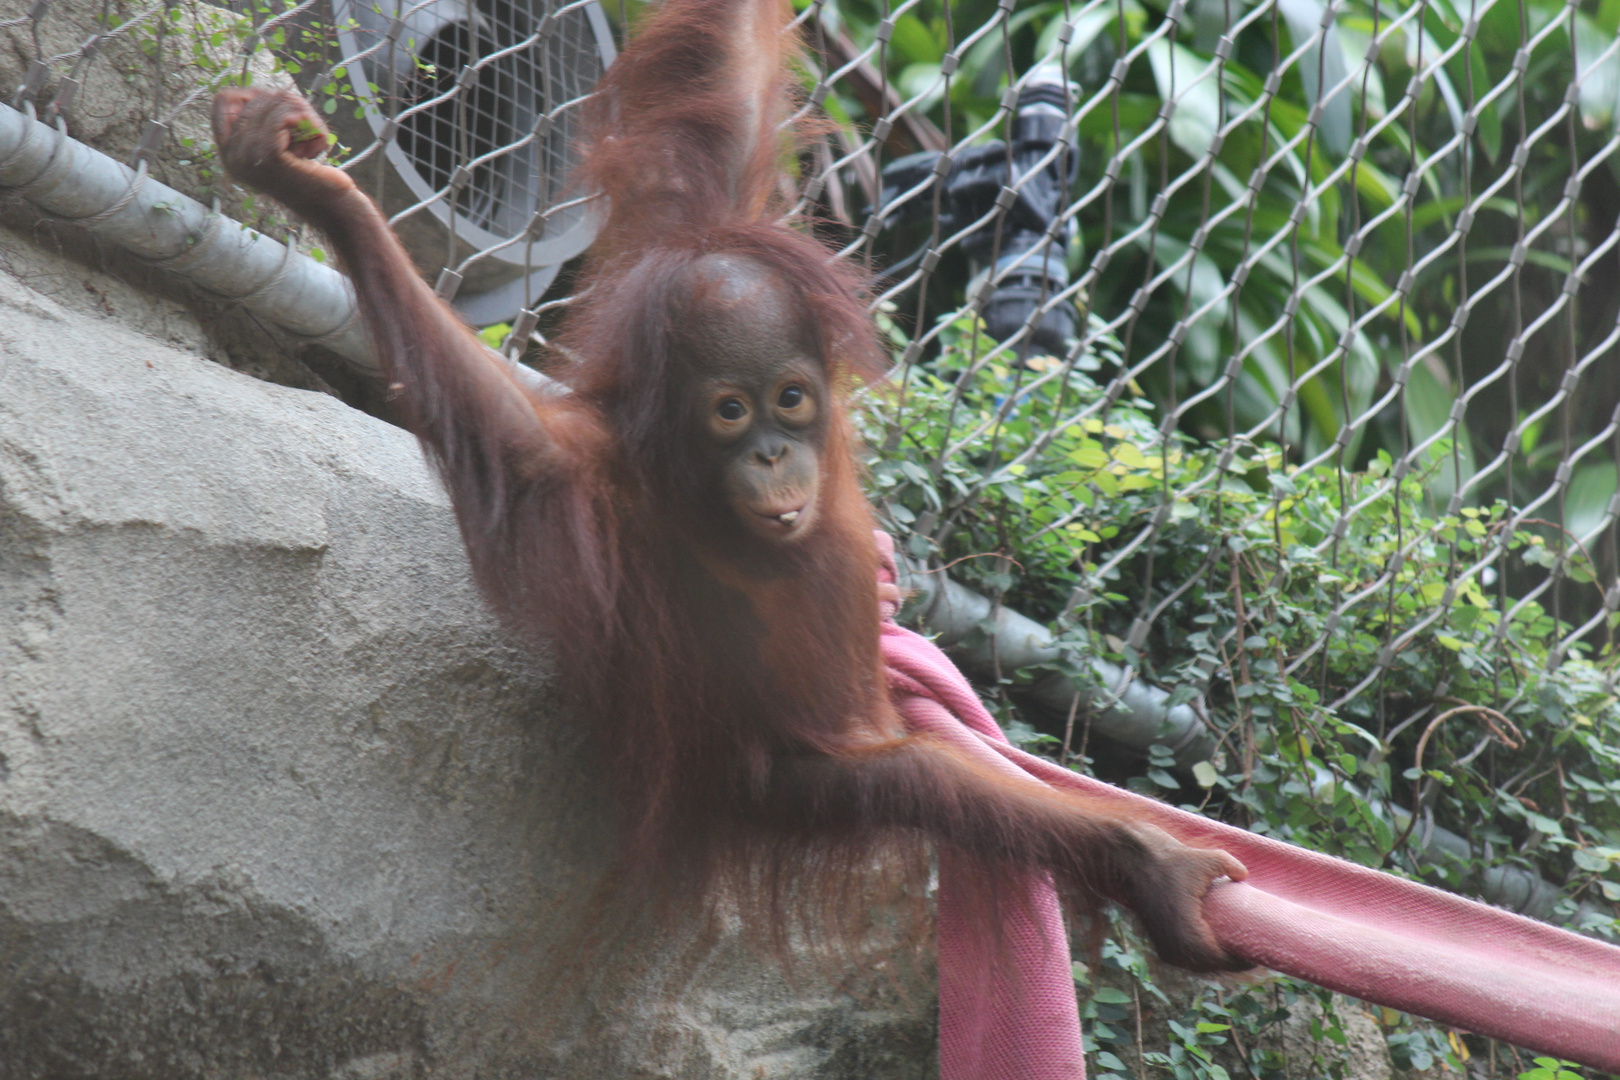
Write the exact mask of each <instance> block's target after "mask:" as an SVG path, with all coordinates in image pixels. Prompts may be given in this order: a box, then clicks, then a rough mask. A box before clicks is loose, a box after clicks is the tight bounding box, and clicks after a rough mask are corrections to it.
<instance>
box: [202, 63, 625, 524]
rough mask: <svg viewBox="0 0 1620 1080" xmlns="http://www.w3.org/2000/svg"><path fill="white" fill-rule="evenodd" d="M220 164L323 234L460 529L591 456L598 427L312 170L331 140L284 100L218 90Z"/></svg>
mask: <svg viewBox="0 0 1620 1080" xmlns="http://www.w3.org/2000/svg"><path fill="white" fill-rule="evenodd" d="M213 119H214V137H215V140H216V142H217V143H218V144H219V148H220V156H221V159H222V160H223V162H224V165H225V168H226V169H227V170H228V171H229V172H230V174H231V175H232V176H233V177H235V178H236V179H237V180H239V181H241V182H242V183H244V184H246V185H248V186H249V187H252V188H255V189H257V190H259V191H261V192H263V193H265V194H266V195H269V196H270V197H271V198H273V199H275V200H276V201H277V202H279V203H281V204H282V205H283V206H285V207H287V209H289V210H291V211H292V212H293V213H295V214H297V215H298V216H299V217H301V218H303V219H304V220H306V221H308V222H309V223H310V224H312V225H314V226H315V227H316V228H317V229H319V230H320V231H321V232H323V233H324V234H326V236H327V238H328V240H329V241H330V242H331V245H332V248H333V249H334V250H335V251H336V253H337V256H338V260H339V263H340V265H341V266H342V267H343V268H344V269H345V270H346V271H347V272H348V274H349V276H350V278H351V280H352V281H353V283H354V289H355V297H356V300H357V301H358V303H359V306H360V311H361V315H362V316H363V318H364V319H365V323H366V328H367V331H368V333H369V336H370V339H371V342H372V344H373V347H374V348H375V350H376V353H377V358H378V361H379V363H380V364H381V365H382V370H383V375H384V378H385V379H386V380H387V381H388V383H389V389H390V392H391V394H392V395H393V396H394V397H395V398H396V399H397V400H398V401H399V402H400V405H401V406H402V410H403V414H404V418H405V421H406V424H407V426H408V427H410V428H411V430H412V431H413V432H414V433H415V434H416V435H417V436H418V437H420V438H421V439H422V441H423V442H424V443H425V444H426V446H427V447H428V449H429V451H430V452H431V454H432V455H433V457H434V458H435V459H436V461H437V463H438V465H439V467H440V469H441V471H442V472H443V473H444V476H445V481H446V484H447V486H448V487H449V488H450V490H451V493H452V495H453V496H454V497H455V499H456V502H457V508H458V510H459V511H460V512H461V514H462V518H463V521H464V522H470V523H472V524H474V526H475V527H476V528H485V529H487V528H490V527H493V526H494V525H495V524H496V523H497V522H498V521H499V519H500V518H501V516H502V515H503V514H504V513H505V511H506V509H507V507H508V505H509V503H510V501H511V499H512V498H513V496H514V493H515V491H516V490H518V489H520V488H522V487H524V486H526V485H527V483H528V482H531V481H534V480H539V479H544V478H547V477H550V478H560V474H562V473H563V472H564V471H565V470H566V469H567V468H568V466H569V465H570V463H573V462H577V461H579V460H581V459H582V458H584V457H586V456H588V455H590V454H591V453H592V452H593V451H594V450H595V444H596V443H598V442H599V441H600V434H599V424H598V423H597V422H596V419H595V417H594V416H593V415H592V414H591V413H590V412H589V411H588V410H586V409H585V408H584V407H582V406H581V405H580V404H579V403H577V402H573V401H570V400H568V399H567V398H566V397H565V396H562V395H555V396H553V395H547V394H544V393H538V392H535V391H532V390H530V389H528V388H526V387H524V386H523V385H521V384H520V383H519V382H518V379H517V376H516V374H515V373H514V372H513V371H511V369H510V368H508V367H507V366H506V365H505V364H504V363H503V362H502V361H501V359H500V358H499V357H497V356H495V355H493V354H492V353H491V352H490V350H489V349H487V348H486V347H485V346H484V344H483V343H482V342H480V341H479V340H478V339H477V338H476V337H475V336H474V335H473V333H472V332H471V331H470V330H469V329H468V328H467V326H466V325H465V324H463V323H462V321H461V320H460V318H458V317H457V315H456V314H455V312H454V311H452V310H451V309H450V308H449V306H448V305H446V304H445V303H444V302H443V301H441V300H440V299H439V298H438V297H437V296H435V295H434V294H433V291H432V290H431V289H429V288H428V286H427V284H426V283H425V282H424V281H423V280H422V279H421V277H420V276H419V275H418V274H417V272H416V269H415V267H414V266H412V264H411V261H410V258H409V256H408V255H407V254H406V252H405V249H404V247H403V246H402V245H401V244H400V242H399V240H398V238H397V237H395V236H394V233H393V231H392V230H391V229H390V228H389V227H388V222H387V220H386V219H385V218H384V217H383V215H382V212H381V211H380V210H378V208H377V206H376V204H374V203H373V202H372V201H371V200H370V199H369V198H367V197H366V195H365V194H364V193H363V192H361V191H360V190H359V189H358V188H356V187H355V185H354V181H353V180H351V179H350V178H349V175H348V174H347V173H345V172H343V171H342V170H340V169H337V168H333V167H332V166H330V165H325V164H322V163H320V162H319V161H318V160H317V159H318V158H319V157H320V156H321V155H322V154H323V153H325V151H326V148H327V145H328V142H329V139H328V137H327V134H326V129H325V128H324V127H323V126H322V124H321V122H320V119H319V116H318V115H317V114H316V112H315V111H314V109H312V108H311V107H310V105H309V104H308V103H307V102H306V101H304V100H303V98H301V97H299V96H298V95H297V94H294V93H290V92H279V93H277V92H266V91H254V90H234V89H233V90H227V91H224V92H222V93H221V94H220V95H219V96H218V97H217V98H216V99H215V103H214V118H213Z"/></svg>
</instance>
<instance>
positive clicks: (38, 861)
mask: <svg viewBox="0 0 1620 1080" xmlns="http://www.w3.org/2000/svg"><path fill="white" fill-rule="evenodd" d="M580 727H581V718H579V717H574V716H569V715H567V714H566V713H565V712H563V711H561V710H559V709H558V707H557V706H556V703H555V701H554V700H553V699H552V698H550V697H549V696H548V693H547V682H546V671H545V666H544V664H543V663H542V662H539V661H536V660H535V659H533V658H531V657H529V656H527V655H526V654H525V653H523V652H522V651H520V650H518V649H516V648H514V647H513V645H512V644H511V643H510V642H509V641H508V640H506V639H505V638H504V637H503V635H502V633H501V632H500V631H499V629H498V628H497V627H496V626H495V625H494V624H493V622H492V621H491V620H490V618H489V617H488V616H487V614H486V613H485V612H484V609H483V607H482V606H481V604H480V603H479V601H478V599H477V597H476V596H475V595H474V593H473V591H472V589H471V587H470V585H469V583H468V580H467V567H466V563H465V559H464V557H463V555H462V552H461V548H460V543H459V539H458V537H457V536H456V531H455V527H454V523H453V521H452V519H451V517H450V515H449V513H448V508H447V504H446V500H445V498H444V496H443V494H442V492H441V491H440V490H439V488H438V486H437V484H436V483H435V481H434V480H433V479H432V478H431V476H430V475H429V473H428V471H427V470H426V468H425V467H424V465H423V463H422V460H421V457H420V454H419V452H418V450H417V447H416V445H415V443H414V441H413V440H412V439H411V438H410V437H409V436H407V435H406V434H405V433H403V432H401V431H399V430H398V429H395V428H392V427H389V426H388V425H386V424H383V423H380V422H378V421H375V420H373V419H371V418H369V417H366V416H364V415H362V414H360V413H358V412H355V411H352V410H350V409H348V408H346V407H345V406H344V405H342V404H341V403H340V402H338V401H336V400H335V399H333V398H330V397H326V396H323V395H320V394H316V393H311V392H307V391H300V390H294V389H289V388H286V387H280V386H274V385H270V384H267V383H263V382H260V381H257V380H255V379H252V378H250V377H248V376H245V375H242V374H239V373H236V372H232V371H229V370H227V369H225V368H223V367H220V366H219V365H216V364H213V363H210V362H208V361H206V360H202V359H199V358H198V357H197V356H195V354H193V353H191V352H189V351H188V350H187V349H186V348H184V347H183V346H177V345H175V344H173V343H166V342H163V341H159V340H156V339H153V338H148V337H145V336H143V335H141V334H139V333H137V332H135V331H133V330H131V329H128V328H127V327H125V326H123V325H121V324H120V323H119V322H118V321H115V320H112V319H97V318H93V317H90V316H87V315H86V314H84V313H83V312H81V311H74V310H71V309H69V308H67V307H65V306H63V305H62V304H61V303H59V302H57V301H56V300H53V299H51V298H50V297H48V296H46V295H44V294H42V293H39V292H36V291H34V290H32V289H30V288H29V287H28V286H27V284H25V283H24V282H23V281H21V280H19V279H18V278H16V277H14V276H12V275H9V274H6V273H3V272H0V1080H11V1078H18V1080H21V1078H25V1077H26V1078H45V1077H49V1078H52V1080H58V1078H64V1080H67V1078H79V1077H86V1078H88V1077H96V1078H100V1080H114V1078H125V1077H129V1078H134V1077H152V1078H160V1077H161V1078H164V1080H183V1078H190V1077H205V1076H206V1077H210V1078H215V1077H218V1078H234V1077H278V1078H288V1080H292V1078H305V1077H333V1078H340V1077H341V1078H349V1080H361V1078H380V1077H392V1076H401V1077H404V1076H410V1077H425V1078H436V1077H450V1076H456V1077H475V1076H476V1077H549V1076H557V1077H619V1076H624V1077H691V1078H711V1077H712V1078H731V1077H737V1078H739V1080H740V1078H742V1077H748V1078H755V1077H846V1076H847V1077H857V1076H859V1077H896V1078H902V1077H914V1076H915V1077H923V1076H927V1075H931V1074H932V1072H933V1070H934V1066H933V1064H932V1059H933V1047H932V1042H933V1031H932V1020H931V1015H930V1013H931V1004H932V1003H931V1001H930V1000H929V993H930V992H929V991H928V989H927V988H926V986H922V987H918V986H916V985H911V986H910V989H909V990H908V991H907V992H904V993H902V992H901V991H900V990H899V989H898V988H897V987H898V985H900V984H901V983H903V980H898V979H891V978H889V977H888V975H887V973H886V972H885V971H882V970H879V971H876V972H857V973H855V975H856V977H855V978H854V980H853V981H852V982H850V983H849V984H848V985H853V986H858V987H864V989H861V990H858V991H856V992H855V993H848V992H842V991H840V992H834V991H831V990H828V989H826V988H825V986H824V984H823V981H822V980H821V979H819V978H808V977H801V980H800V982H799V983H798V984H797V985H796V987H790V986H789V985H788V984H787V983H785V982H784V980H783V979H782V977H781V976H780V974H779V973H777V972H776V971H775V970H774V967H773V966H772V965H771V964H770V963H769V962H767V961H764V960H761V959H760V958H758V957H756V956H754V955H752V954H751V953H750V952H749V951H748V950H747V949H745V948H743V947H741V946H740V945H738V944H737V943H735V942H722V944H721V945H720V946H719V947H718V948H716V949H715V950H714V951H713V952H712V953H710V954H708V955H706V956H705V957H704V958H703V959H702V960H701V962H700V963H699V964H698V965H697V968H696V970H695V972H694V973H693V974H692V977H691V978H690V980H689V981H687V982H685V983H684V984H682V987H681V989H680V991H679V992H678V993H675V994H672V995H669V996H668V997H667V998H665V999H663V1000H662V1001H661V1002H654V1001H652V1000H649V999H647V998H645V997H642V996H637V995H636V994H634V993H624V994H617V995H605V996H604V995H589V994H569V993H559V992H555V991H556V987H557V986H558V985H566V984H559V983H558V982H557V974H556V972H555V971H553V970H551V969H550V968H549V967H548V960H549V958H550V956H551V950H552V949H553V947H554V946H556V945H558V944H559V936H563V937H566V933H567V928H568V927H569V926H570V925H571V916H572V913H573V909H572V908H571V907H570V905H571V904H574V903H577V898H578V896H579V894H580V892H581V891H582V890H584V889H587V888H588V887H589V885H590V883H591V882H592V881H593V880H594V876H595V874H596V873H597V872H598V871H599V870H600V868H601V853H602V852H603V851H604V850H608V849H609V846H610V845H611V842H612V840H611V837H610V836H607V835H606V834H605V833H604V830H603V829H602V827H601V826H600V824H599V822H600V821H601V819H602V813H601V811H602V807H601V805H600V804H599V803H598V802H597V801H596V795H595V791H594V789H593V787H592V785H590V784H589V783H588V782H584V781H581V779H580V777H582V776H586V775H588V772H587V770H586V769H585V767H584V765H583V762H582V760H581V746H580V743H581V740H580V738H579V731H580ZM631 944H632V947H631V949H630V950H629V952H630V955H632V956H635V955H638V954H639V953H640V950H638V949H637V948H636V947H635V943H631ZM664 944H665V943H661V942H646V943H644V955H645V957H647V958H652V957H656V956H657V955H658V954H659V949H660V948H661V947H662V946H663V945H664ZM647 962H648V963H649V964H654V963H656V962H655V961H654V960H651V959H648V961H647Z"/></svg>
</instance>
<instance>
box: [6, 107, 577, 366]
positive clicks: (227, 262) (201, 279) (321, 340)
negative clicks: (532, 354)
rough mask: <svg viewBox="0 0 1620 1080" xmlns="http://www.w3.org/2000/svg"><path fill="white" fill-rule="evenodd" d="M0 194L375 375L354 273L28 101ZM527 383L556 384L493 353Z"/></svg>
mask: <svg viewBox="0 0 1620 1080" xmlns="http://www.w3.org/2000/svg"><path fill="white" fill-rule="evenodd" d="M0 195H7V196H11V197H13V198H22V199H25V200H27V201H28V203H29V204H31V205H32V206H34V207H35V208H36V209H38V210H40V211H42V212H44V213H45V214H48V215H49V216H50V217H52V218H55V219H56V220H58V221H61V222H63V223H66V224H70V225H74V226H77V227H79V228H82V229H84V230H86V231H87V232H89V233H91V234H93V235H95V236H96V237H98V238H100V239H103V240H106V241H108V242H109V243H112V244H114V245H116V246H118V247H120V248H123V249H124V250H125V251H128V252H129V253H131V254H132V255H135V256H137V257H138V258H140V259H143V260H145V261H146V262H147V263H148V264H149V265H150V266H152V267H153V268H154V269H157V270H164V271H167V272H169V273H173V274H177V275H179V276H180V277H182V278H184V279H186V280H187V281H190V282H191V283H193V284H195V285H198V286H201V287H202V288H204V289H206V290H208V291H209V292H211V293H214V294H216V295H218V296H221V297H224V298H226V299H228V300H232V301H234V302H235V303H238V304H240V305H241V306H242V307H244V308H246V309H247V310H249V311H251V312H253V313H254V314H255V315H257V316H258V317H259V318H261V319H263V320H265V321H266V322H268V323H271V324H272V325H275V326H278V327H280V328H281V329H282V330H285V331H286V332H287V333H289V334H291V335H293V336H294V337H296V338H298V339H300V340H301V341H304V342H307V343H309V344H318V345H323V346H325V347H326V348H328V349H330V350H332V351H333V352H334V353H336V354H337V355H339V356H341V357H343V359H345V360H347V361H348V362H349V363H350V365H352V366H353V367H354V368H355V369H356V370H357V371H359V372H361V373H362V374H364V375H367V376H370V377H373V378H375V377H378V376H379V375H380V374H381V372H380V369H379V368H378V365H377V360H376V358H375V356H374V355H373V353H372V350H371V345H370V343H369V342H368V341H367V340H366V334H365V326H364V324H363V323H362V321H361V319H360V312H359V309H358V308H357V307H356V305H355V301H354V289H353V288H352V287H351V285H350V284H349V279H348V278H346V277H344V276H343V275H342V274H340V273H338V271H337V270H336V269H334V268H333V267H330V266H327V265H325V264H324V263H318V262H316V261H315V260H314V259H312V258H310V257H309V256H308V255H305V254H303V253H301V252H299V251H295V250H293V249H292V248H290V247H288V246H287V245H286V244H283V243H281V242H280V241H278V240H272V239H271V238H270V237H268V236H266V235H264V234H263V233H261V232H259V231H257V230H255V229H250V228H248V227H247V226H246V225H243V224H242V223H241V222H238V221H234V220H232V219H231V218H228V217H226V216H225V215H223V214H221V213H219V211H217V210H215V209H212V208H210V207H207V206H204V205H203V204H202V203H200V202H198V201H197V200H196V199H193V198H192V197H191V196H189V195H184V194H181V193H180V192H178V191H176V190H174V189H173V188H171V187H169V186H168V185H166V184H161V183H159V182H158V181H156V180H153V179H152V178H151V177H149V176H148V175H146V169H145V166H144V165H142V166H141V167H140V168H133V169H132V168H130V167H129V166H128V165H125V164H124V163H123V162H120V161H115V160H114V159H112V158H110V157H108V156H107V155H106V154H103V153H101V152H100V151H99V150H94V149H92V148H91V147H88V146H86V145H85V144H84V143H81V142H79V141H78V140H77V139H73V138H71V137H69V136H68V135H67V134H66V132H65V131H64V130H63V129H62V128H60V127H51V126H50V125H48V124H44V123H41V122H40V121H38V120H36V119H35V118H34V116H33V109H32V106H29V107H28V109H27V111H26V112H19V111H18V110H16V109H14V108H12V107H11V106H9V105H0ZM490 355H491V356H493V357H496V358H497V359H499V360H500V362H501V363H503V364H507V365H508V366H509V367H510V368H511V369H512V371H513V372H514V374H516V375H518V376H519V378H520V379H522V380H523V381H524V382H525V383H526V384H528V385H531V386H536V387H538V386H544V385H547V384H549V383H550V380H548V379H546V378H545V377H544V376H543V375H541V374H540V373H539V372H537V371H535V370H533V369H532V368H527V367H524V366H523V365H521V364H517V363H513V362H512V361H510V360H508V359H507V358H506V357H505V356H502V355H501V354H500V353H497V352H495V351H494V350H491V351H490Z"/></svg>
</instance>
